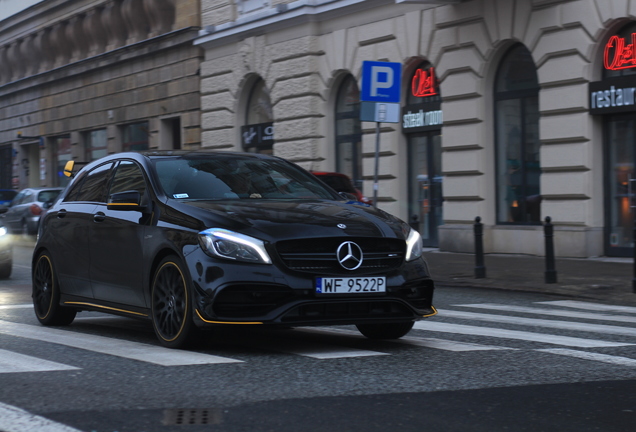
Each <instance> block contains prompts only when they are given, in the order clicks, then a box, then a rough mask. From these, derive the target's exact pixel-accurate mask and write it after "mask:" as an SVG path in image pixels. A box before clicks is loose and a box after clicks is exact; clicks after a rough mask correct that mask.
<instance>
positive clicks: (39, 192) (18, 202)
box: [2, 187, 63, 235]
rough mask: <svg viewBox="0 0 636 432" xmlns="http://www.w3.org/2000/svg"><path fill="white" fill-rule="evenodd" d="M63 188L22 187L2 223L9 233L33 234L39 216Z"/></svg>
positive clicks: (35, 230)
mask: <svg viewBox="0 0 636 432" xmlns="http://www.w3.org/2000/svg"><path fill="white" fill-rule="evenodd" d="M62 189H63V188H60V187H42V188H27V189H22V190H21V191H20V192H19V193H18V194H17V195H16V196H15V198H13V201H11V204H9V206H8V207H9V208H8V210H7V212H6V213H5V214H4V215H3V219H2V220H3V224H4V225H5V226H6V227H7V228H8V229H9V232H10V233H11V234H25V235H35V234H37V232H38V226H39V224H40V216H41V215H42V213H43V212H44V211H45V210H46V208H47V207H48V206H49V205H50V204H52V203H53V202H54V201H55V200H56V198H57V196H58V195H59V194H60V192H61V191H62Z"/></svg>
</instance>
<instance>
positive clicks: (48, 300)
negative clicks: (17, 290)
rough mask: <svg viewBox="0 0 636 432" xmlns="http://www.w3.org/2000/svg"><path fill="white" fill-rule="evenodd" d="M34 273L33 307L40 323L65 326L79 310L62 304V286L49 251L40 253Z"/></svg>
mask: <svg viewBox="0 0 636 432" xmlns="http://www.w3.org/2000/svg"><path fill="white" fill-rule="evenodd" d="M32 275H33V276H32V281H33V282H32V283H33V308H34V310H35V316H36V317H37V319H38V321H39V322H40V324H42V325H45V326H64V325H69V324H70V323H72V322H73V320H74V319H75V315H76V314H77V310H75V309H73V308H68V307H64V306H61V305H60V287H59V285H58V282H57V276H56V274H55V270H54V268H53V262H52V261H51V257H50V256H49V254H48V252H46V251H44V252H41V253H40V254H39V255H38V257H37V259H36V260H35V266H34V267H33V273H32Z"/></svg>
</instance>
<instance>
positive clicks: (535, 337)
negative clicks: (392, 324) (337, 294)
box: [415, 321, 633, 348]
mask: <svg viewBox="0 0 636 432" xmlns="http://www.w3.org/2000/svg"><path fill="white" fill-rule="evenodd" d="M415 328H416V329H419V330H427V331H434V332H442V333H455V334H463V335H471V336H486V337H494V338H503V339H516V340H523V341H529V342H542V343H547V344H551V345H563V346H571V347H578V348H608V347H620V346H629V345H633V344H630V343H621V342H608V341H603V340H596V339H583V338H576V337H571V336H559V335H553V334H544V333H533V332H527V331H522V330H507V329H500V328H491V327H478V326H471V325H464V324H451V323H442V322H433V321H420V322H417V323H415Z"/></svg>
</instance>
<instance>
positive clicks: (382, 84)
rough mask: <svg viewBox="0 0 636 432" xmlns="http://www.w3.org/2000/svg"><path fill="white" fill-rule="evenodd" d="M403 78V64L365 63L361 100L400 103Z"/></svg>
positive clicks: (363, 63)
mask: <svg viewBox="0 0 636 432" xmlns="http://www.w3.org/2000/svg"><path fill="white" fill-rule="evenodd" d="M401 77H402V64H401V63H389V62H378V61H363V62H362V89H361V91H360V100H361V101H368V102H387V103H399V102H400V90H401V84H400V82H401Z"/></svg>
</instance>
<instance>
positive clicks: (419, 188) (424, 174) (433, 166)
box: [408, 131, 444, 247]
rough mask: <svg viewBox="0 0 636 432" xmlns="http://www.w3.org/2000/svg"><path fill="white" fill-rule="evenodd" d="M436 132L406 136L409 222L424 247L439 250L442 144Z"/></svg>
mask: <svg viewBox="0 0 636 432" xmlns="http://www.w3.org/2000/svg"><path fill="white" fill-rule="evenodd" d="M441 138H442V137H441V134H440V132H439V131H431V132H423V133H418V134H412V135H409V138H408V140H409V179H410V181H409V222H410V224H411V226H412V227H414V228H415V229H417V230H418V231H419V232H420V234H421V235H422V240H423V241H424V245H425V246H427V247H437V246H439V242H438V236H437V228H438V227H439V226H440V225H442V223H443V220H444V219H443V215H442V204H443V201H444V198H443V196H442V179H443V177H442V171H441V170H442V140H441Z"/></svg>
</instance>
